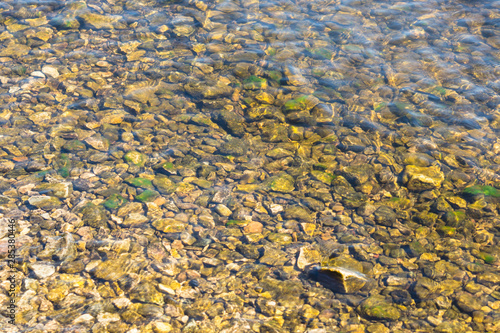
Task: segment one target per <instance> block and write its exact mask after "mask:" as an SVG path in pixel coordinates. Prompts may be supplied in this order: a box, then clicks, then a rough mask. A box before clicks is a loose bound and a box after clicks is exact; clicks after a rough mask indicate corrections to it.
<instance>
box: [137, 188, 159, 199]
mask: <svg viewBox="0 0 500 333" xmlns="http://www.w3.org/2000/svg"><path fill="white" fill-rule="evenodd" d="M159 196H160V194H159V193H158V192H156V191H153V190H145V191H143V192H142V193H141V194H139V195H136V196H135V199H136V200H138V201H140V202H151V201H154V200H155V199H156V198H158V197H159Z"/></svg>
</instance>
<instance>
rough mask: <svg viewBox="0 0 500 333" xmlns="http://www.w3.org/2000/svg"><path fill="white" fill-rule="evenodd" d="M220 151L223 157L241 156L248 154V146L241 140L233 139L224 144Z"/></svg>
mask: <svg viewBox="0 0 500 333" xmlns="http://www.w3.org/2000/svg"><path fill="white" fill-rule="evenodd" d="M219 151H220V153H221V154H223V155H233V156H241V155H245V154H246V152H247V146H246V144H245V142H244V141H243V140H241V139H237V138H232V139H229V140H227V141H226V142H224V143H223V144H222V145H221V147H220V148H219Z"/></svg>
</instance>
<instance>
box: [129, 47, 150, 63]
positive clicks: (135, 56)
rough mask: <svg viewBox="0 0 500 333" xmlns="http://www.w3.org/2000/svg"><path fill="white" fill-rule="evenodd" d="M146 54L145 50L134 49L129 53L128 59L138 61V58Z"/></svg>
mask: <svg viewBox="0 0 500 333" xmlns="http://www.w3.org/2000/svg"><path fill="white" fill-rule="evenodd" d="M144 54H146V51H145V50H138V51H134V52H132V53H130V54H127V61H137V60H139V59H141V57H142V56H143V55H144Z"/></svg>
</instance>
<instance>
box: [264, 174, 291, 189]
mask: <svg viewBox="0 0 500 333" xmlns="http://www.w3.org/2000/svg"><path fill="white" fill-rule="evenodd" d="M264 186H265V187H266V188H268V189H269V190H271V191H276V192H283V193H290V192H292V191H293V190H294V189H295V181H294V179H293V177H292V176H290V175H289V174H286V173H282V174H280V175H277V176H272V177H269V178H268V179H267V180H266V181H265V182H264Z"/></svg>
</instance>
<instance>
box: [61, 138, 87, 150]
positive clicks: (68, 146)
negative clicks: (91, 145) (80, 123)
mask: <svg viewBox="0 0 500 333" xmlns="http://www.w3.org/2000/svg"><path fill="white" fill-rule="evenodd" d="M63 149H65V150H67V151H70V152H78V151H84V150H87V146H86V145H85V143H83V142H82V141H80V140H71V141H68V142H66V143H65V144H64V145H63Z"/></svg>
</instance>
